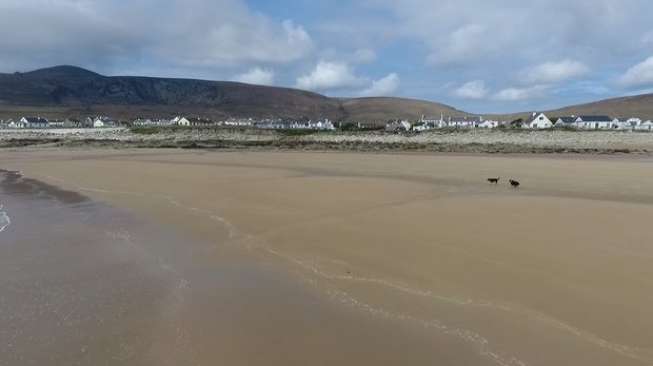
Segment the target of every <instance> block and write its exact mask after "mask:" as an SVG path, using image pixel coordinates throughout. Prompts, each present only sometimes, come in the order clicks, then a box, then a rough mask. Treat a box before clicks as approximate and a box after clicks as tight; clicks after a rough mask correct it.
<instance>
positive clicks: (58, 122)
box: [0, 113, 653, 132]
mask: <svg viewBox="0 0 653 366" xmlns="http://www.w3.org/2000/svg"><path fill="white" fill-rule="evenodd" d="M121 126H134V127H146V126H152V127H166V126H183V127H211V126H215V127H225V128H255V129H267V130H321V131H332V130H335V129H336V125H335V124H334V123H333V122H332V121H330V120H329V119H322V120H288V119H262V120H254V119H251V118H249V119H234V118H231V119H227V120H223V121H214V120H211V119H206V118H198V117H185V116H177V117H175V118H172V119H144V118H138V119H136V120H134V121H131V122H119V121H117V120H114V119H112V118H110V117H106V116H97V117H87V118H84V119H81V120H78V119H73V118H67V119H51V120H48V119H46V118H43V117H22V118H20V119H17V120H13V119H9V120H0V129H45V128H107V127H121ZM340 127H342V128H343V129H344V127H343V126H340ZM499 127H509V128H523V129H551V128H565V129H574V130H625V131H648V132H653V122H652V121H651V120H646V121H644V120H642V119H640V118H611V117H608V116H565V117H556V118H550V117H549V116H547V115H546V114H545V113H533V114H531V115H530V117H529V118H527V119H526V120H523V119H518V120H515V121H512V122H507V121H498V120H493V119H484V118H483V117H444V116H443V115H441V116H440V117H439V118H426V117H425V116H422V118H420V120H419V121H417V122H416V123H411V122H408V121H405V120H396V121H391V122H388V123H387V124H386V125H385V130H386V131H387V132H422V131H427V130H432V129H445V128H454V129H474V128H481V129H494V128H499ZM357 128H358V129H363V128H362V126H361V124H360V123H358V124H357Z"/></svg>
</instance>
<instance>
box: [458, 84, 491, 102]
mask: <svg viewBox="0 0 653 366" xmlns="http://www.w3.org/2000/svg"><path fill="white" fill-rule="evenodd" d="M488 93H489V90H488V89H487V87H486V86H485V82H484V81H483V80H474V81H470V82H467V83H465V84H463V85H461V86H460V87H459V88H458V89H456V90H454V95H455V96H457V97H460V98H464V99H483V98H485V97H486V96H487V95H488Z"/></svg>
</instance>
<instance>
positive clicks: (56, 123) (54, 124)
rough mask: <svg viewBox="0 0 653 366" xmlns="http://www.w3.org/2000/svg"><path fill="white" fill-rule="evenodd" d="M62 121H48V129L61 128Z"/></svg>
mask: <svg viewBox="0 0 653 366" xmlns="http://www.w3.org/2000/svg"><path fill="white" fill-rule="evenodd" d="M64 122H65V121H64V120H62V119H52V120H50V121H48V127H50V128H63V126H64Z"/></svg>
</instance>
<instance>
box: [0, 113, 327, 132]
mask: <svg viewBox="0 0 653 366" xmlns="http://www.w3.org/2000/svg"><path fill="white" fill-rule="evenodd" d="M120 126H134V127H170V126H182V127H212V126H213V127H225V128H230V127H231V128H258V129H271V130H288V129H290V130H295V129H297V130H325V131H331V130H335V126H334V124H333V122H331V121H330V120H329V119H324V120H316V121H313V120H282V119H263V120H253V119H251V118H249V119H233V118H232V119H228V120H224V121H214V120H211V119H207V118H199V117H184V116H177V117H175V118H172V119H150V118H137V119H135V120H134V121H132V122H127V123H126V122H119V121H116V120H113V119H111V118H109V117H105V116H98V117H88V118H85V119H83V120H78V119H72V118H68V119H65V120H63V119H51V120H48V119H46V118H43V117H22V118H20V119H18V120H13V119H9V120H6V121H0V129H45V128H104V127H120Z"/></svg>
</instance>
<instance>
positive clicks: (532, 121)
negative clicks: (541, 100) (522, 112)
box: [526, 113, 553, 130]
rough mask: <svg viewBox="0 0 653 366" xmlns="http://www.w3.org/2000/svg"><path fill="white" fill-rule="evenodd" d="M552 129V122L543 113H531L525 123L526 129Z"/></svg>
mask: <svg viewBox="0 0 653 366" xmlns="http://www.w3.org/2000/svg"><path fill="white" fill-rule="evenodd" d="M551 127H553V122H551V120H550V119H549V117H547V116H546V114H544V113H533V114H532V115H531V117H530V118H529V119H528V120H527V121H526V128H532V129H539V130H541V129H545V128H551Z"/></svg>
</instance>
